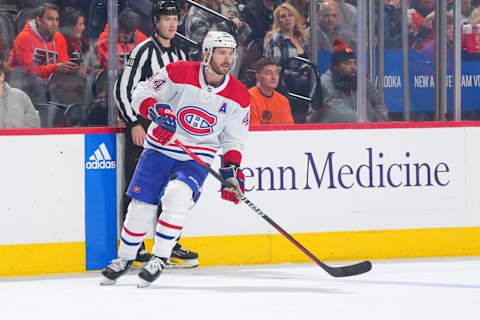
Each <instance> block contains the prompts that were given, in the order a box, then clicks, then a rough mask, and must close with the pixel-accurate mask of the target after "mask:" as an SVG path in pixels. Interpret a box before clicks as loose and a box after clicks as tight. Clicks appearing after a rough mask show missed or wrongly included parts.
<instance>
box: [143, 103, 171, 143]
mask: <svg viewBox="0 0 480 320" xmlns="http://www.w3.org/2000/svg"><path fill="white" fill-rule="evenodd" d="M148 117H149V118H150V120H152V121H153V122H155V123H156V124H158V127H156V128H155V129H153V131H152V134H153V136H154V137H155V138H157V139H158V141H159V142H160V143H161V144H162V145H166V144H167V143H168V142H169V141H170V140H171V139H172V137H173V135H174V134H175V131H176V129H177V121H176V120H177V116H176V115H175V113H174V111H173V110H172V109H171V108H170V106H169V105H168V104H160V103H157V104H155V105H154V106H153V107H150V108H149V109H148Z"/></svg>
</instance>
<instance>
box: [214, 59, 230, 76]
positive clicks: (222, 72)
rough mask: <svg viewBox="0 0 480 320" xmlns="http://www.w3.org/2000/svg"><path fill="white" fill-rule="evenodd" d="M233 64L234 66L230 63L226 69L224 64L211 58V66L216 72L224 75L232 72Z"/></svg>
mask: <svg viewBox="0 0 480 320" xmlns="http://www.w3.org/2000/svg"><path fill="white" fill-rule="evenodd" d="M224 64H225V65H226V63H224ZM231 66H232V64H231V63H230V64H228V68H227V69H226V70H225V69H224V68H222V65H220V64H217V63H215V61H213V60H210V66H209V67H210V68H211V69H212V71H213V72H215V73H216V74H218V75H222V76H224V75H226V74H228V73H229V72H230V67H231Z"/></svg>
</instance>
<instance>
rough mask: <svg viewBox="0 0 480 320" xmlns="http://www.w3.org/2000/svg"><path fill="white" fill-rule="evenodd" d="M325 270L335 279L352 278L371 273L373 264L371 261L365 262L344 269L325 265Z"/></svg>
mask: <svg viewBox="0 0 480 320" xmlns="http://www.w3.org/2000/svg"><path fill="white" fill-rule="evenodd" d="M325 267H326V268H325ZM324 269H325V271H327V272H328V273H329V274H330V275H332V276H334V277H338V278H340V277H350V276H356V275H359V274H362V273H365V272H368V271H370V270H371V269H372V263H371V262H370V261H363V262H359V263H357V264H352V265H350V266H344V267H330V266H326V265H325V266H324Z"/></svg>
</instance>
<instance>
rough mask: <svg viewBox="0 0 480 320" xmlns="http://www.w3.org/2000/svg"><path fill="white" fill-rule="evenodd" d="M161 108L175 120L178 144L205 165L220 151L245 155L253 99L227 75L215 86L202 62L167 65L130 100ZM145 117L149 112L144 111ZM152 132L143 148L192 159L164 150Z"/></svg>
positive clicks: (141, 106) (170, 146)
mask: <svg viewBox="0 0 480 320" xmlns="http://www.w3.org/2000/svg"><path fill="white" fill-rule="evenodd" d="M151 98H154V99H155V100H156V102H157V103H163V104H168V105H169V106H170V107H171V108H172V110H174V111H175V113H176V115H177V131H176V132H175V136H174V137H173V139H172V141H173V140H174V139H178V140H179V141H181V142H182V143H183V144H185V145H186V146H187V147H189V148H190V149H191V150H192V151H193V152H194V153H195V154H196V155H197V156H199V157H200V158H201V159H202V160H203V161H205V162H206V163H209V164H211V163H212V160H213V159H214V157H215V154H216V153H217V151H218V150H219V149H220V148H222V149H223V150H222V151H223V154H225V153H227V152H228V151H231V150H236V151H238V152H240V154H241V153H242V152H243V149H244V146H245V142H246V139H247V134H248V127H249V118H250V94H249V93H248V90H247V88H245V86H244V85H243V84H242V83H241V82H240V81H238V80H237V79H236V78H235V77H233V76H230V75H227V76H225V79H224V81H223V83H222V84H221V85H219V86H217V87H212V86H210V85H208V84H207V83H206V81H205V75H204V74H203V67H201V64H200V62H190V61H180V62H174V63H170V64H168V65H167V66H166V67H165V68H163V69H161V70H160V71H159V72H158V73H156V74H154V75H152V76H151V77H150V78H149V79H148V80H147V81H142V82H139V84H138V85H137V87H136V88H135V91H134V92H133V96H132V107H133V108H134V110H135V111H136V112H137V113H139V114H142V112H141V109H145V108H146V106H151V105H152V100H151ZM143 111H144V112H145V110H143ZM156 126H157V124H156V123H153V122H152V124H151V125H150V127H149V128H148V133H147V139H146V140H145V144H144V147H145V148H149V149H154V150H157V151H159V152H161V153H163V154H165V155H167V156H169V157H172V158H174V159H178V160H183V161H185V160H191V158H190V157H189V156H188V155H187V154H186V153H185V152H184V151H182V150H181V149H180V148H179V147H177V146H176V145H174V144H173V143H171V144H168V145H165V146H162V145H161V144H160V143H159V142H158V141H157V139H155V137H154V136H153V135H152V130H153V129H154V128H155V127H156Z"/></svg>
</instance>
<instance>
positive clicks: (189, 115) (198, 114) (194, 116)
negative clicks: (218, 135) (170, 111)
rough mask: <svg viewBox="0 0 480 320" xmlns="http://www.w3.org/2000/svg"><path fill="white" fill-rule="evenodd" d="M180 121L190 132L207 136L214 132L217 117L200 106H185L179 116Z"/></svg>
mask: <svg viewBox="0 0 480 320" xmlns="http://www.w3.org/2000/svg"><path fill="white" fill-rule="evenodd" d="M177 119H178V122H179V123H180V125H181V126H182V128H183V129H185V131H187V132H188V133H191V134H194V135H198V136H205V135H208V134H210V133H212V132H213V126H214V125H215V124H216V123H217V117H216V116H214V115H211V114H210V113H208V112H206V111H205V110H203V109H201V108H198V107H192V106H189V107H184V108H182V109H180V111H179V112H178V116H177Z"/></svg>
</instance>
